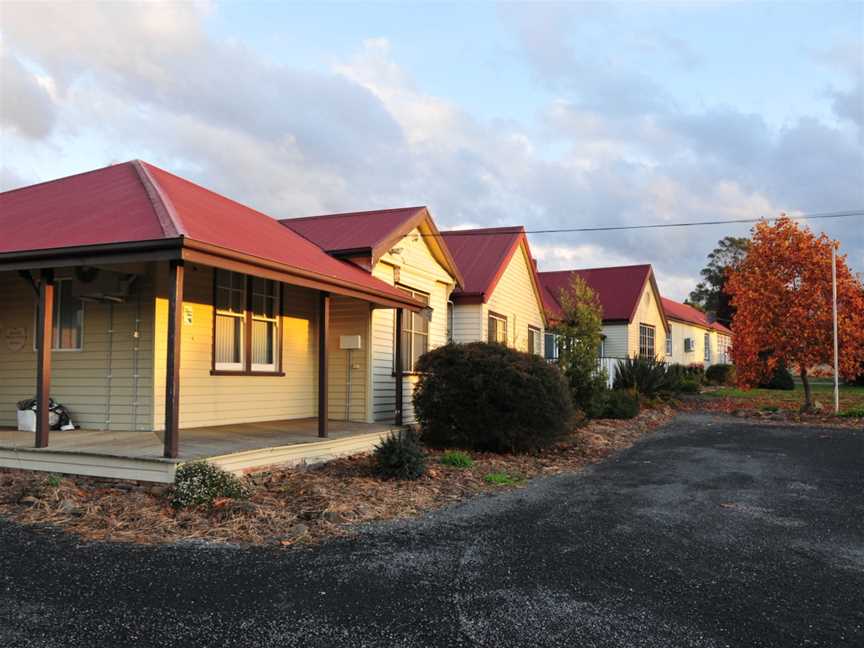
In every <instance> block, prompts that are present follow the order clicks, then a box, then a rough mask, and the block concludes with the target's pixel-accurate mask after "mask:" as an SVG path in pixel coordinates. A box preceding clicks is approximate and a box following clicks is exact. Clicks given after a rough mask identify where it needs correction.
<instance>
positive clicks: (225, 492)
mask: <svg viewBox="0 0 864 648" xmlns="http://www.w3.org/2000/svg"><path fill="white" fill-rule="evenodd" d="M248 494H249V493H248V491H247V489H246V486H245V485H244V484H243V482H242V481H241V480H240V479H239V478H238V477H236V476H235V475H232V474H231V473H229V472H226V471H224V470H222V469H221V468H219V467H218V466H215V465H213V464H211V463H208V462H206V461H193V462H191V463H186V464H183V465H182V466H180V467H179V468H178V469H177V474H176V475H175V477H174V495H173V497H172V499H171V505H172V506H174V507H175V508H187V507H190V506H202V505H207V506H209V505H210V504H212V503H213V500H215V499H216V498H217V497H231V498H233V499H242V498H244V497H247V496H248Z"/></svg>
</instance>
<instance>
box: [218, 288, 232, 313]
mask: <svg viewBox="0 0 864 648" xmlns="http://www.w3.org/2000/svg"><path fill="white" fill-rule="evenodd" d="M216 308H218V309H219V310H228V309H230V308H231V291H230V290H228V289H227V288H221V287H219V288H217V289H216Z"/></svg>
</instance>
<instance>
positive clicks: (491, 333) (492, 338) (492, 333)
mask: <svg viewBox="0 0 864 648" xmlns="http://www.w3.org/2000/svg"><path fill="white" fill-rule="evenodd" d="M488 329H489V330H488V331H487V332H486V337H487V339H488V341H489V342H494V341H495V333H496V328H495V318H494V317H490V318H489V326H488Z"/></svg>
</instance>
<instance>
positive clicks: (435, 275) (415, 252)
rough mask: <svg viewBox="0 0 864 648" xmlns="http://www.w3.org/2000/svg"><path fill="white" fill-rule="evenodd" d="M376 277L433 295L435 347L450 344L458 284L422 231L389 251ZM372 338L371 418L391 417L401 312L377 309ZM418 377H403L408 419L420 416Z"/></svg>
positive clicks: (431, 340) (405, 417) (378, 265)
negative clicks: (415, 400)
mask: <svg viewBox="0 0 864 648" xmlns="http://www.w3.org/2000/svg"><path fill="white" fill-rule="evenodd" d="M372 274H373V276H375V277H377V278H378V279H381V280H382V281H385V282H387V283H389V284H391V285H398V286H401V287H405V288H410V289H412V290H415V291H417V292H420V293H424V294H426V295H428V296H429V306H430V307H431V308H432V319H431V320H430V321H429V343H428V346H429V349H434V348H435V347H439V346H442V345H444V344H446V343H447V301H448V299H449V298H450V293H451V292H452V291H453V288H454V285H455V284H454V279H453V277H451V276H450V274H449V273H448V272H447V271H446V270H445V269H444V267H443V266H442V265H441V264H440V263H439V262H438V260H437V259H436V258H435V257H434V256H433V254H432V252H431V250H430V249H429V246H428V245H426V242H425V240H424V238H423V237H422V236H421V235H420V232H419V231H418V230H416V229H415V230H412V231H411V232H409V233H408V234H407V235H406V236H404V237H403V238H402V239H401V240H400V241H399V242H398V243H396V244H394V245H393V247H392V248H391V251H390V252H388V253H387V254H385V255H383V256H382V257H381V258H380V259H379V261H378V263H376V264H375V267H374V268H372ZM371 330H372V343H371V344H370V345H369V348H370V354H369V382H370V383H371V384H372V392H371V393H370V394H369V403H368V409H369V411H370V412H371V417H370V419H371V420H374V421H380V422H389V421H392V420H393V414H394V411H395V409H396V382H395V378H394V376H393V344H394V339H395V338H394V330H395V311H394V310H393V309H390V308H376V309H374V310H373V311H372V318H371ZM416 383H417V376H416V375H411V374H410V373H409V374H408V375H406V376H404V377H403V388H402V394H403V403H402V412H403V421H404V422H405V423H412V422H413V421H414V409H413V406H412V394H413V390H414V385H415V384H416Z"/></svg>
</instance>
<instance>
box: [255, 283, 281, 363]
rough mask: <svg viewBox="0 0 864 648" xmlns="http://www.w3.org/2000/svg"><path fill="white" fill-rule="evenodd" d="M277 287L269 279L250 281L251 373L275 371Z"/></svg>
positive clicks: (277, 328)
mask: <svg viewBox="0 0 864 648" xmlns="http://www.w3.org/2000/svg"><path fill="white" fill-rule="evenodd" d="M278 303H279V297H278V287H277V284H276V282H275V281H271V280H269V279H259V278H258V277H254V278H253V279H252V371H276V354H277V352H278V351H277V349H278V346H279V345H278V343H277V338H276V336H277V334H278V330H279V318H278V315H279V311H278V310H276V309H277V305H278Z"/></svg>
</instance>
